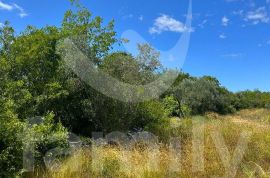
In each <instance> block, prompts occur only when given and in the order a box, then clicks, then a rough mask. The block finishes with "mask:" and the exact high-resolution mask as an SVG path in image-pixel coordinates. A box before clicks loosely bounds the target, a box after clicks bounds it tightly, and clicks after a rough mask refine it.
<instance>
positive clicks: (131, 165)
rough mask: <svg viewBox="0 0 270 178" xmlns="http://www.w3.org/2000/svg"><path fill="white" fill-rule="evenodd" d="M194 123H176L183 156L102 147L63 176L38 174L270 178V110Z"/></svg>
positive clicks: (78, 158)
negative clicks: (197, 151) (196, 146)
mask: <svg viewBox="0 0 270 178" xmlns="http://www.w3.org/2000/svg"><path fill="white" fill-rule="evenodd" d="M192 119H193V120H204V122H200V124H197V125H196V127H197V129H198V130H199V132H193V131H192V130H194V124H193V126H192ZM192 119H185V120H179V119H177V118H174V119H172V120H171V122H172V123H171V127H172V129H175V132H176V133H177V134H178V136H179V137H180V138H181V149H180V150H181V151H179V152H181V154H180V153H179V152H176V151H170V146H169V145H168V144H159V145H158V146H159V149H158V151H157V150H153V149H152V148H149V147H146V146H135V147H134V148H132V149H131V150H129V151H127V150H126V149H125V148H123V147H120V146H102V147H101V146H100V147H96V148H95V150H94V151H93V150H90V149H81V150H78V151H77V152H76V154H74V156H72V157H70V158H68V159H67V160H65V161H64V163H63V164H62V166H61V167H60V169H59V170H58V171H57V172H53V171H47V172H45V173H41V172H37V173H36V175H38V176H40V177H55V178H71V177H81V178H83V177H149V178H150V177H160V178H163V177H212V176H214V177H221V176H225V177H226V176H227V177H233V176H235V177H270V173H268V171H269V168H270V111H269V110H265V109H256V110H255V109H254V110H243V111H240V112H238V113H236V114H234V115H227V116H219V115H217V114H214V113H209V114H207V115H206V116H204V117H195V118H192ZM193 123H194V122H193ZM196 133H197V134H196ZM198 133H199V134H202V135H204V137H202V138H203V141H202V142H203V143H199V142H196V140H195V141H194V138H196V136H197V137H200V136H202V135H198ZM241 135H242V136H243V135H245V137H243V138H245V139H244V141H247V145H246V147H239V144H240V145H241V139H240V138H242V137H241ZM244 141H242V143H243V144H244ZM194 144H195V145H196V144H197V145H198V144H201V145H199V149H202V152H200V153H203V157H202V158H203V159H202V160H201V161H202V164H198V165H196V163H198V160H196V155H195V158H194V154H193V150H194V146H193V145H194ZM195 149H196V148H195ZM241 149H242V150H241ZM241 151H242V153H243V157H241ZM93 152H94V153H95V154H93ZM149 153H150V154H149ZM93 155H94V156H93ZM228 155H229V156H228ZM151 156H154V157H155V158H157V159H156V162H155V163H154V164H151V161H149V160H151V159H150V157H151ZM226 156H227V157H226ZM148 158H149V159H148ZM198 159H200V158H198ZM238 163H239V164H238ZM194 164H195V165H194ZM233 170H235V175H234V173H233Z"/></svg>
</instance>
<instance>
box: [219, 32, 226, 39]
mask: <svg viewBox="0 0 270 178" xmlns="http://www.w3.org/2000/svg"><path fill="white" fill-rule="evenodd" d="M219 38H220V39H226V38H227V36H226V35H225V34H224V33H222V34H220V35H219Z"/></svg>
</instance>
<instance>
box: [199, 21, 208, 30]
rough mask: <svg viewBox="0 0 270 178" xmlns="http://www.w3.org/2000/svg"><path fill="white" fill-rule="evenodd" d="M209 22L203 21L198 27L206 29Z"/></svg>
mask: <svg viewBox="0 0 270 178" xmlns="http://www.w3.org/2000/svg"><path fill="white" fill-rule="evenodd" d="M207 22H208V20H206V19H205V20H203V21H202V23H200V24H199V25H198V26H199V27H200V28H204V26H205V25H206V23H207Z"/></svg>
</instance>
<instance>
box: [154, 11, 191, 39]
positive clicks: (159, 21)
mask: <svg viewBox="0 0 270 178" xmlns="http://www.w3.org/2000/svg"><path fill="white" fill-rule="evenodd" d="M165 31H170V32H177V33H183V32H186V31H193V30H192V29H190V28H188V27H186V26H185V24H183V23H182V22H180V21H178V20H176V19H174V18H172V17H170V16H168V15H165V14H162V15H161V16H159V17H157V18H156V19H155V22H154V25H153V27H151V28H150V29H149V33H150V34H155V33H156V34H161V33H162V32H165Z"/></svg>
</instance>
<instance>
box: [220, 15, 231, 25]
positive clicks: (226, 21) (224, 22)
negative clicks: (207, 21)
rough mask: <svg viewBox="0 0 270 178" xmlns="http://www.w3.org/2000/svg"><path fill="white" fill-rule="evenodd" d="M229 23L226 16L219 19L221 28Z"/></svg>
mask: <svg viewBox="0 0 270 178" xmlns="http://www.w3.org/2000/svg"><path fill="white" fill-rule="evenodd" d="M229 21H230V20H229V19H228V18H227V17H226V16H224V17H222V19H221V23H222V25H223V26H228V24H229Z"/></svg>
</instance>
